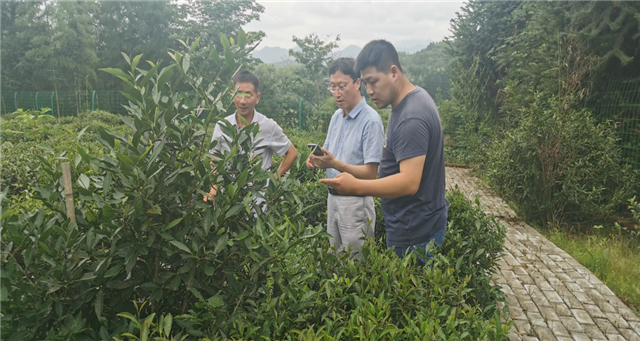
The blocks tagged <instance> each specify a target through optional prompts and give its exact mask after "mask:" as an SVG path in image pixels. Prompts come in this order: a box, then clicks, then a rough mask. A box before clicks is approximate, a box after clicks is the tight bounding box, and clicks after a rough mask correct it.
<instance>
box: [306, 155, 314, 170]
mask: <svg viewBox="0 0 640 341" xmlns="http://www.w3.org/2000/svg"><path fill="white" fill-rule="evenodd" d="M315 167H316V165H315V164H314V163H313V154H311V155H309V157H308V158H307V168H309V169H314V168H315Z"/></svg>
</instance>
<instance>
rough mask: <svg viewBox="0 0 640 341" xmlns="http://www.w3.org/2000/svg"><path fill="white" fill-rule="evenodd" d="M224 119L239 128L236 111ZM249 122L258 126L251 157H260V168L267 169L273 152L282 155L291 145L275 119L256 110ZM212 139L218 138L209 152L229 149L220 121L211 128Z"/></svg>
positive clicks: (229, 140) (228, 140)
mask: <svg viewBox="0 0 640 341" xmlns="http://www.w3.org/2000/svg"><path fill="white" fill-rule="evenodd" d="M224 119H225V120H226V121H228V122H229V123H231V125H233V126H234V127H236V128H239V126H238V121H237V120H236V113H234V114H233V115H229V116H227V117H225V118H224ZM251 123H252V124H253V123H257V124H258V126H259V127H260V128H259V131H258V136H255V137H254V140H255V141H258V143H257V144H256V145H255V146H254V148H253V150H252V151H251V152H252V154H253V157H257V156H258V155H260V156H261V157H262V170H267V169H269V167H271V162H272V160H273V154H276V155H277V156H283V155H284V154H286V153H287V151H288V150H289V147H290V146H291V141H290V140H289V138H288V137H287V136H286V135H285V134H284V132H283V131H282V128H280V126H279V125H278V123H276V121H274V120H272V119H270V118H268V117H267V116H264V115H263V114H261V113H259V112H258V111H257V110H256V111H254V113H253V121H252V122H251ZM214 140H218V144H216V146H215V148H213V149H212V150H211V151H210V152H211V154H213V153H215V152H221V151H223V150H224V151H229V150H230V148H229V143H230V142H231V138H230V137H229V136H227V135H226V134H224V133H223V132H222V129H221V123H218V124H216V126H215V128H214V129H213V136H212V137H211V141H214Z"/></svg>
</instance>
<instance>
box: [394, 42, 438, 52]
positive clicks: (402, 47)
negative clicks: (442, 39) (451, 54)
mask: <svg viewBox="0 0 640 341" xmlns="http://www.w3.org/2000/svg"><path fill="white" fill-rule="evenodd" d="M432 41H433V40H402V41H399V42H397V43H394V44H393V46H395V47H396V50H398V51H399V52H406V53H408V54H412V53H416V52H418V51H420V50H422V49H424V48H425V47H427V46H428V45H429V43H431V42H432Z"/></svg>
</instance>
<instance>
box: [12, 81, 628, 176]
mask: <svg viewBox="0 0 640 341" xmlns="http://www.w3.org/2000/svg"><path fill="white" fill-rule="evenodd" d="M0 97H1V103H0V115H4V114H8V113H12V112H15V111H18V110H19V109H23V110H42V109H44V108H50V109H51V115H53V116H76V115H77V114H78V113H81V112H83V111H88V110H104V111H108V112H111V113H114V114H122V115H124V114H126V110H125V108H124V106H123V105H124V104H127V102H128V100H127V99H126V98H125V97H124V96H123V95H122V94H121V93H120V92H118V91H74V92H58V93H57V94H56V93H55V92H51V91H42V92H2V93H0ZM585 106H586V107H588V108H592V109H593V110H594V113H595V115H596V117H598V118H599V119H600V120H612V121H614V122H615V123H616V126H617V128H618V129H617V131H618V133H619V138H620V147H621V148H622V153H623V156H624V158H625V160H626V161H627V162H628V163H630V164H631V165H633V166H634V167H640V78H633V79H625V80H619V79H617V80H610V81H607V82H605V83H602V84H600V85H599V86H598V89H597V90H596V91H594V92H592V93H591V95H590V96H589V98H588V99H587V101H586V103H585ZM280 109H282V108H280ZM267 111H269V110H267ZM278 111H282V113H281V114H274V113H271V114H274V115H273V117H272V118H273V119H274V120H276V121H277V122H278V123H279V124H281V125H282V126H283V127H291V128H294V127H298V128H299V129H305V130H306V129H308V128H310V127H311V126H312V125H314V124H315V125H318V123H323V124H320V125H321V126H322V128H325V130H326V127H325V126H326V125H328V119H329V118H330V117H331V113H327V114H326V115H324V114H323V115H320V113H316V112H314V111H313V110H311V111H309V110H303V106H302V102H300V105H299V107H296V108H293V107H292V108H288V109H286V110H278ZM303 112H305V114H303ZM265 114H267V115H268V116H270V115H269V113H265ZM320 121H323V122H320ZM324 121H327V122H324Z"/></svg>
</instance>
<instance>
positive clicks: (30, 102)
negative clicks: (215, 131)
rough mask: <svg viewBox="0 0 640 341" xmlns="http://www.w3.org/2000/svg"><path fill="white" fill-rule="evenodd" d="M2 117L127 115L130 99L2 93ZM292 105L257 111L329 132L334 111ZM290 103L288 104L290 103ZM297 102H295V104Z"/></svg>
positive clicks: (289, 124) (111, 94) (109, 94)
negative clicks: (15, 114)
mask: <svg viewBox="0 0 640 341" xmlns="http://www.w3.org/2000/svg"><path fill="white" fill-rule="evenodd" d="M0 98H1V103H0V115H5V114H9V113H13V112H16V111H18V110H20V109H22V110H36V111H40V110H42V109H44V108H49V109H51V111H50V112H49V114H51V115H53V116H56V117H63V116H77V115H78V114H79V113H81V112H84V111H89V110H104V111H107V112H110V113H113V114H119V115H125V114H126V109H125V108H124V105H125V104H127V103H128V99H127V98H126V97H124V96H123V95H122V94H121V93H120V92H118V91H73V92H58V93H57V94H56V93H55V92H51V91H41V92H26V91H24V92H9V91H3V92H1V93H0ZM288 102H292V103H289V104H285V103H278V105H277V108H274V107H273V105H271V106H269V105H268V104H266V105H267V107H264V105H265V104H259V105H258V107H257V109H258V110H260V111H261V112H262V110H263V109H264V112H262V113H263V114H265V115H267V116H268V117H270V118H272V119H274V120H275V121H276V122H278V124H279V125H280V126H281V127H283V128H290V129H296V128H297V129H298V130H309V129H322V130H326V129H327V127H328V125H329V121H330V119H331V114H333V110H329V111H327V112H322V113H319V112H317V110H314V109H313V108H312V106H311V105H310V104H309V103H308V102H307V101H305V100H303V99H302V98H296V99H295V100H292V101H288ZM288 102H287V103H288ZM293 102H295V103H293Z"/></svg>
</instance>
